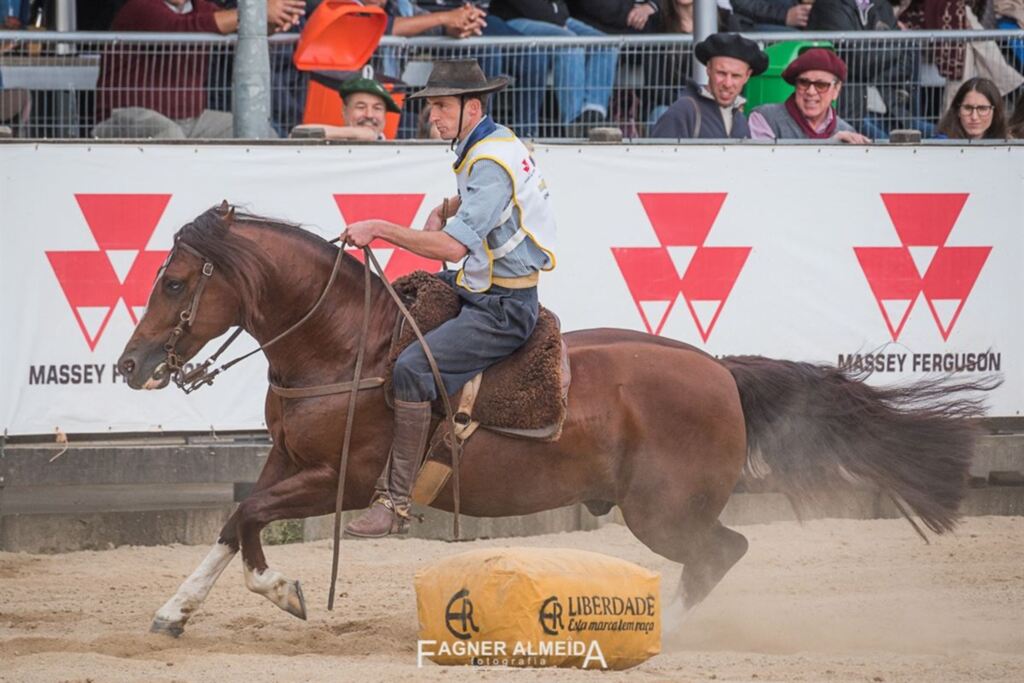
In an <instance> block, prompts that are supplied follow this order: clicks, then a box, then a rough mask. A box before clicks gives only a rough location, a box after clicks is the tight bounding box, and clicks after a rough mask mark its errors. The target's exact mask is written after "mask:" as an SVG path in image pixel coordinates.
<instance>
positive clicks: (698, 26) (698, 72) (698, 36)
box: [692, 0, 718, 84]
mask: <svg viewBox="0 0 1024 683" xmlns="http://www.w3.org/2000/svg"><path fill="white" fill-rule="evenodd" d="M717 32H718V3H717V2H715V0H693V44H694V45H696V44H697V43H699V42H700V41H702V40H704V39H705V38H707V37H708V36H710V35H711V34H712V33H717ZM692 69H693V80H695V81H696V82H697V83H700V84H704V83H707V82H708V74H707V71H705V69H704V65H703V64H701V63H700V62H698V61H697V59H696V58H694V59H693V61H692Z"/></svg>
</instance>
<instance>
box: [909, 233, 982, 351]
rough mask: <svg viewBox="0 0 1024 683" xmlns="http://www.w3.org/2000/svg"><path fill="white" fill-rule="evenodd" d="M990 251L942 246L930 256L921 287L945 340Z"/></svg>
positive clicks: (980, 248)
mask: <svg viewBox="0 0 1024 683" xmlns="http://www.w3.org/2000/svg"><path fill="white" fill-rule="evenodd" d="M991 251H992V247H942V248H941V249H939V250H938V252H936V254H935V258H934V259H932V264H931V267H930V268H928V274H927V275H925V277H924V282H923V285H922V291H923V292H924V297H925V299H926V300H927V301H928V307H929V308H930V309H931V312H932V317H933V318H934V319H935V324H936V325H937V326H938V328H939V333H940V334H941V335H942V339H943V341H948V339H949V335H950V333H951V332H952V331H953V326H954V325H956V321H957V319H958V318H959V317H960V312H961V311H962V310H963V308H964V304H965V303H967V297H968V296H970V294H971V290H973V289H974V283H975V282H977V281H978V276H979V275H980V274H981V269H982V268H984V267H985V261H987V260H988V255H989V252H991ZM939 302H943V303H942V304H940V303H939ZM943 304H945V305H943ZM951 304H952V306H951ZM943 313H945V315H943Z"/></svg>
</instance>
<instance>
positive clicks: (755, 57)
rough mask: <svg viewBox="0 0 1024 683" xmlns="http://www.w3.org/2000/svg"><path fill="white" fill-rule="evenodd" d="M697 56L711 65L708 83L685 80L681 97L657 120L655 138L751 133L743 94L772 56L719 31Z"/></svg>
mask: <svg viewBox="0 0 1024 683" xmlns="http://www.w3.org/2000/svg"><path fill="white" fill-rule="evenodd" d="M694 54H696V55H697V59H699V60H700V62H701V63H702V64H704V65H705V66H706V67H707V72H708V84H707V85H697V84H696V83H695V82H693V81H690V82H689V83H687V84H686V87H685V88H684V89H683V94H682V97H680V98H679V99H678V100H676V101H675V102H674V103H672V106H671V107H669V108H668V110H667V111H666V112H665V113H664V114H662V116H661V117H660V118H659V119H658V121H657V122H656V123H655V124H654V127H653V128H652V129H651V137H652V138H709V139H720V138H747V137H750V131H749V129H748V128H747V117H746V116H744V114H743V105H744V103H745V102H746V100H745V99H744V98H743V96H742V95H741V94H740V93H741V92H743V86H745V85H746V84H747V81H748V80H749V79H750V77H751V76H756V75H757V74H760V73H761V72H763V71H764V70H765V69H767V68H768V56H767V55H765V53H764V52H762V51H761V49H760V48H759V47H758V46H757V43H755V42H753V41H752V40H747V39H746V38H744V37H742V36H740V35H739V34H738V33H715V34H713V35H711V36H709V37H708V38H707V39H706V40H703V41H701V42H699V43H697V47H696V48H694Z"/></svg>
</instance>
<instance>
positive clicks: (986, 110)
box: [960, 104, 995, 116]
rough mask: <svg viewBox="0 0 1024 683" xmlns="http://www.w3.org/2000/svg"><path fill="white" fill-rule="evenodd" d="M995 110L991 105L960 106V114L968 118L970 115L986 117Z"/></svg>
mask: <svg viewBox="0 0 1024 683" xmlns="http://www.w3.org/2000/svg"><path fill="white" fill-rule="evenodd" d="M993 109H995V107H993V106H992V105H991V104H961V105H960V113H961V114H963V115H964V116H970V115H971V114H977V115H978V116H988V115H989V114H991V113H992V110H993Z"/></svg>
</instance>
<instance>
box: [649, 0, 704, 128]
mask: <svg viewBox="0 0 1024 683" xmlns="http://www.w3.org/2000/svg"><path fill="white" fill-rule="evenodd" d="M662 2H663V3H664V4H663V8H662V11H661V12H659V13H658V14H656V15H655V17H654V18H655V20H656V21H657V24H656V26H655V27H654V31H655V32H656V33H680V34H686V35H691V34H692V33H693V0H662ZM690 60H691V52H690V51H689V50H684V49H682V47H681V46H677V45H673V46H671V47H669V48H667V49H665V50H664V51H659V52H658V53H656V54H655V55H654V56H653V58H652V59H646V60H645V61H644V85H645V87H644V88H642V89H641V90H640V98H641V109H642V111H644V112H646V113H647V120H648V121H649V122H650V123H651V125H653V124H654V122H655V121H657V120H658V118H659V117H660V116H661V115H662V114H664V113H665V110H666V109H668V107H669V105H670V104H672V103H673V102H675V101H676V99H677V98H678V97H679V95H680V94H682V91H683V88H684V87H686V83H687V81H689V78H690V71H691V64H692V62H691V61H690Z"/></svg>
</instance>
